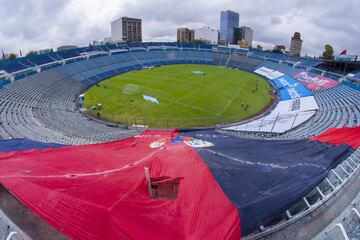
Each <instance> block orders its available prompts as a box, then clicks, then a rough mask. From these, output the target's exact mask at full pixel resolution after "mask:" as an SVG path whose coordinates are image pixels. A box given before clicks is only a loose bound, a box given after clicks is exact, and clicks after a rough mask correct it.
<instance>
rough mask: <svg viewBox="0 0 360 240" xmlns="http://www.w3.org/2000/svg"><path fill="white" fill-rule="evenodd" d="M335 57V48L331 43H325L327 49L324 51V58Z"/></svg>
mask: <svg viewBox="0 0 360 240" xmlns="http://www.w3.org/2000/svg"><path fill="white" fill-rule="evenodd" d="M333 58H334V49H333V47H332V46H331V45H330V44H326V45H325V51H324V52H323V59H329V60H330V59H333Z"/></svg>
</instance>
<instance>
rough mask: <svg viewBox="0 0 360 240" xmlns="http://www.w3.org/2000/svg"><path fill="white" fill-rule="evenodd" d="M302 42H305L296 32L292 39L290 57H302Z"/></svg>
mask: <svg viewBox="0 0 360 240" xmlns="http://www.w3.org/2000/svg"><path fill="white" fill-rule="evenodd" d="M302 42H303V40H302V39H301V35H300V33H299V32H295V33H294V36H293V37H292V38H291V44H290V55H295V56H300V54H301V46H302Z"/></svg>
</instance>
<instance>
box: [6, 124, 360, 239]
mask: <svg viewBox="0 0 360 240" xmlns="http://www.w3.org/2000/svg"><path fill="white" fill-rule="evenodd" d="M343 131H346V132H343ZM359 131H360V129H359V127H357V128H352V129H338V130H329V131H328V132H326V133H324V134H323V135H321V136H318V137H316V138H313V139H309V140H292V141H271V140H244V139H241V138H236V137H230V136H226V135H223V134H220V133H217V132H215V131H213V130H201V131H181V132H180V131H145V132H143V133H142V134H140V135H138V136H134V137H131V138H128V139H124V140H119V141H114V142H108V143H102V144H93V145H82V146H61V145H58V144H46V143H37V142H33V141H27V140H5V141H0V146H1V147H0V184H2V185H3V186H4V187H5V188H6V189H8V190H9V192H11V193H12V194H13V195H14V196H15V197H16V198H17V199H18V200H20V201H21V202H22V203H23V204H25V205H26V206H27V207H28V208H29V209H30V210H31V211H32V212H34V213H35V214H36V215H37V216H39V217H40V218H42V219H43V220H45V221H46V222H48V223H49V224H51V225H52V226H53V227H55V228H56V229H58V230H59V231H60V232H62V233H63V234H64V235H66V236H68V237H70V238H72V239H239V238H241V236H243V235H246V234H248V233H251V232H252V231H254V230H255V229H256V228H258V227H259V225H261V224H264V223H266V222H268V221H271V220H272V218H273V217H274V216H275V215H276V214H280V213H282V212H283V211H285V210H286V209H288V208H289V207H290V206H292V205H293V204H294V203H296V202H297V201H299V200H300V199H301V198H302V197H303V196H305V195H306V194H307V193H309V192H310V191H311V190H312V189H313V188H314V187H315V186H316V185H318V184H319V183H320V182H321V181H322V180H323V179H324V178H325V177H326V175H327V173H328V172H329V170H330V169H331V168H333V167H335V166H336V165H337V164H339V163H340V162H341V161H343V160H344V159H345V158H346V157H348V156H349V154H351V152H352V151H353V149H354V148H356V147H358V146H359V145H360V142H359V141H360V140H359V139H360V138H359ZM338 136H344V137H338ZM17 141H18V142H17ZM145 167H147V168H149V171H150V177H151V178H162V177H169V178H178V179H180V183H179V189H178V193H177V196H176V198H175V199H166V200H165V199H156V198H152V197H150V195H149V191H148V185H147V180H146V178H145V174H144V168H145Z"/></svg>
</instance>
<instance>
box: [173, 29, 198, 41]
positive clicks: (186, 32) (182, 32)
mask: <svg viewBox="0 0 360 240" xmlns="http://www.w3.org/2000/svg"><path fill="white" fill-rule="evenodd" d="M177 41H178V42H193V41H194V30H190V29H188V28H178V29H177Z"/></svg>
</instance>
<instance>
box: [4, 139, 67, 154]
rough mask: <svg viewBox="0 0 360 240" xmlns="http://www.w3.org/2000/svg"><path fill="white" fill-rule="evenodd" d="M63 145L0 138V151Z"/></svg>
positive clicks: (59, 145)
mask: <svg viewBox="0 0 360 240" xmlns="http://www.w3.org/2000/svg"><path fill="white" fill-rule="evenodd" d="M62 146H64V145H61V144H57V143H42V142H36V141H32V140H27V139H10V140H0V152H9V151H23V150H29V149H39V150H41V149H45V148H59V147H62Z"/></svg>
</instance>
